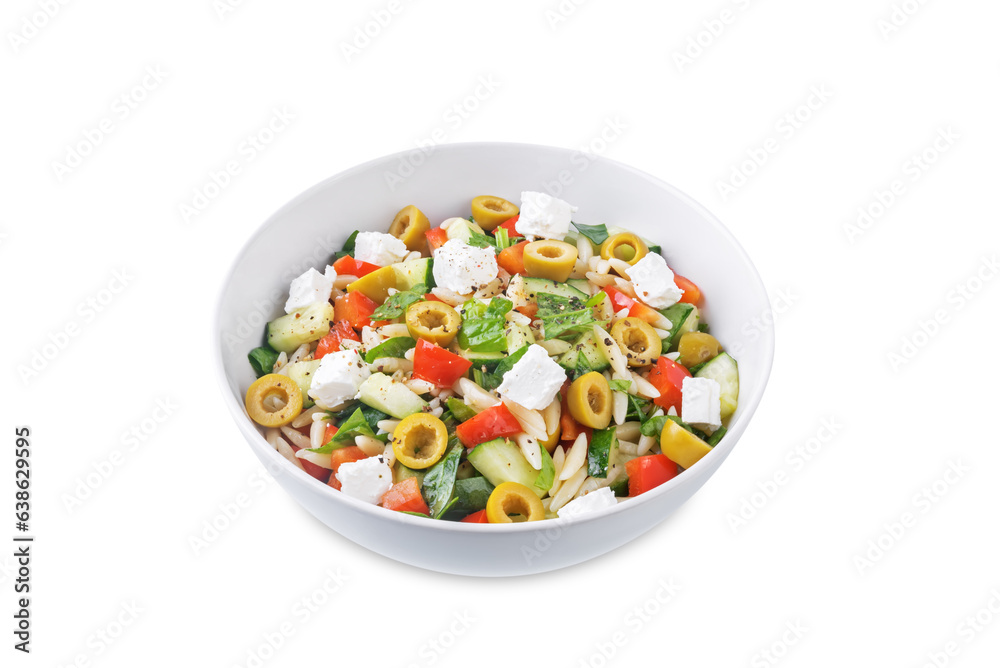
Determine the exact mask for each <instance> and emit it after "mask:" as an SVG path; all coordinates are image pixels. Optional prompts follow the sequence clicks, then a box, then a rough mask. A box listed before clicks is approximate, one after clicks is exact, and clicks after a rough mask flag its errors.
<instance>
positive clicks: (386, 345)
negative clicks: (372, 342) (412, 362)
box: [365, 336, 417, 364]
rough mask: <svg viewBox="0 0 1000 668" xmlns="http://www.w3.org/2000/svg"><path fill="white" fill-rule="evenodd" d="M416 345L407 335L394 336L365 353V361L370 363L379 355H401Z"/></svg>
mask: <svg viewBox="0 0 1000 668" xmlns="http://www.w3.org/2000/svg"><path fill="white" fill-rule="evenodd" d="M416 345H417V342H416V341H415V340H413V339H411V338H410V337H408V336H396V337H393V338H391V339H387V340H385V341H383V342H382V343H380V344H378V345H377V346H375V347H374V348H372V349H371V350H369V351H368V353H367V354H365V362H367V363H368V364H371V363H372V362H374V361H375V360H377V359H379V358H380V357H403V355H404V354H405V353H406V351H407V350H409V349H410V348H413V347H414V346H416Z"/></svg>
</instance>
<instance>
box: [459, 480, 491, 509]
mask: <svg viewBox="0 0 1000 668" xmlns="http://www.w3.org/2000/svg"><path fill="white" fill-rule="evenodd" d="M492 491H493V485H491V484H490V481H489V480H487V479H486V478H484V477H483V476H476V477H475V478H465V479H462V480H456V481H455V497H456V498H457V499H458V501H457V502H456V503H455V506H454V508H455V510H456V511H459V512H461V513H462V514H463V515H468V514H469V513H474V512H476V511H477V510H482V509H483V508H485V507H486V501H487V500H489V498H490V493H491V492H492Z"/></svg>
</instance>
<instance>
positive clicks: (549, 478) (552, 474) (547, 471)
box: [535, 444, 556, 491]
mask: <svg viewBox="0 0 1000 668" xmlns="http://www.w3.org/2000/svg"><path fill="white" fill-rule="evenodd" d="M538 448H539V449H540V450H541V451H542V469H541V470H540V471H539V472H538V476H536V477H535V487H537V488H538V489H540V490H543V491H547V490H550V489H552V483H554V482H555V480H556V465H555V463H554V462H553V461H552V455H550V454H549V451H548V450H546V449H545V447H544V446H542V445H541V444H539V446H538Z"/></svg>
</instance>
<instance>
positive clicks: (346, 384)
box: [309, 349, 371, 410]
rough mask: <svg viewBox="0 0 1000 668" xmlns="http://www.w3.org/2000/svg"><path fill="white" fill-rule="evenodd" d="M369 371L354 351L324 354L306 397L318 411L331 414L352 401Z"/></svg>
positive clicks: (369, 373)
mask: <svg viewBox="0 0 1000 668" xmlns="http://www.w3.org/2000/svg"><path fill="white" fill-rule="evenodd" d="M370 375H371V371H369V370H368V365H367V364H365V361H364V359H362V357H361V355H360V354H359V353H358V351H357V350H353V349H349V350H338V351H337V352H334V353H327V354H326V355H324V356H323V359H322V360H321V361H320V363H319V367H318V368H317V369H316V372H315V373H314V374H313V379H312V383H311V384H310V385H309V396H310V397H312V399H313V401H315V402H316V405H318V406H319V407H320V408H324V409H327V410H330V409H332V408H334V407H336V406H339V405H340V404H342V403H344V402H345V401H349V400H351V399H353V398H354V397H355V396H356V395H357V393H358V388H359V387H360V386H361V383H363V382H364V380H365V379H366V378H368V376H370Z"/></svg>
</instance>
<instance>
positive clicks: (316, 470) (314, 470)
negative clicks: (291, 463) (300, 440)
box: [292, 445, 330, 484]
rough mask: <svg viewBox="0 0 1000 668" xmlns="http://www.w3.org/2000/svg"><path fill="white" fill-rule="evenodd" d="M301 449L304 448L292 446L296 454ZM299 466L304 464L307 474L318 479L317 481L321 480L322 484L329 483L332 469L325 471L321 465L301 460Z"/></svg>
mask: <svg viewBox="0 0 1000 668" xmlns="http://www.w3.org/2000/svg"><path fill="white" fill-rule="evenodd" d="M301 449H302V448H298V447H295V446H294V445H293V446H292V450H294V451H295V452H298V451H299V450H301ZM299 464H302V468H303V469H305V472H306V473H308V474H309V475H311V476H312V477H314V478H316V480H319V481H320V482H321V483H323V484H326V483H327V482H328V481H329V479H330V469H325V468H323V467H322V466H320V465H319V464H313V463H312V462H311V461H309V460H307V459H300V460H299Z"/></svg>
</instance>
